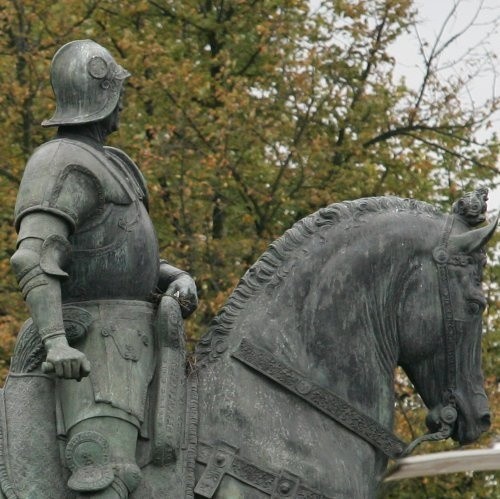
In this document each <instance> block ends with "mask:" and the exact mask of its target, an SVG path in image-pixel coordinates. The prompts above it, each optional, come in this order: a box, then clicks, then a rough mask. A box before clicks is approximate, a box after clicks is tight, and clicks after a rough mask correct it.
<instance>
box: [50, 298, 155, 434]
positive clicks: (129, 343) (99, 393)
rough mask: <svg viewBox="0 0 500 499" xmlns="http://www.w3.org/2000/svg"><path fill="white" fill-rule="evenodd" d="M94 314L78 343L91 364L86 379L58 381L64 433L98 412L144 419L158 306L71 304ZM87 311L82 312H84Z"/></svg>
mask: <svg viewBox="0 0 500 499" xmlns="http://www.w3.org/2000/svg"><path fill="white" fill-rule="evenodd" d="M68 306H71V307H72V308H73V310H74V308H75V307H78V308H80V309H82V310H84V311H85V314H86V315H87V317H88V316H91V320H87V323H89V324H88V326H87V327H86V329H87V331H86V333H85V334H84V335H82V336H81V337H80V339H79V340H77V342H75V343H74V347H75V348H77V349H78V350H80V351H82V352H84V353H85V355H86V356H87V358H88V359H89V360H90V363H91V372H90V375H89V377H88V378H84V379H82V380H81V381H80V382H77V381H75V380H58V386H59V390H58V394H59V400H60V408H61V412H62V414H61V415H62V422H63V424H64V431H62V433H65V432H66V431H68V430H69V429H70V428H72V427H73V426H74V425H75V424H77V423H78V422H80V421H83V420H86V419H89V418H92V417H100V416H112V417H118V418H120V419H124V420H126V421H128V422H130V423H132V424H134V425H135V426H139V425H140V424H141V423H142V422H143V421H144V418H145V407H146V398H147V392H148V386H149V383H150V382H151V379H152V377H153V375H154V370H155V352H154V344H155V342H154V338H153V327H152V323H153V316H154V307H153V305H152V304H150V303H147V302H139V301H134V300H102V301H94V302H81V303H78V304H69V305H68ZM82 315H83V313H82Z"/></svg>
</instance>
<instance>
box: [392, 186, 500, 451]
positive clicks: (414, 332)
mask: <svg viewBox="0 0 500 499" xmlns="http://www.w3.org/2000/svg"><path fill="white" fill-rule="evenodd" d="M476 193H477V194H478V195H476V196H472V197H473V198H474V201H475V202H474V203H470V202H469V201H470V198H471V195H468V196H466V197H465V198H462V200H460V202H457V203H456V204H455V207H454V214H453V215H450V216H449V217H448V218H447V220H446V222H445V224H444V227H443V228H441V229H440V233H439V231H437V233H436V232H435V233H434V234H432V235H431V234H430V236H431V237H430V241H429V243H428V249H429V250H431V249H432V251H429V252H428V254H427V256H423V257H422V259H421V260H420V261H418V262H417V263H416V264H415V265H414V267H413V271H412V272H411V274H410V276H409V278H408V281H407V283H406V286H405V292H404V294H403V297H402V301H401V307H400V310H399V313H398V334H399V338H400V356H399V363H400V365H401V366H402V367H403V368H404V370H405V371H406V373H407V374H408V376H409V378H410V380H411V381H412V382H413V384H414V385H415V387H416V389H417V391H418V392H419V394H420V395H421V396H422V398H423V400H424V403H425V404H426V406H427V407H428V408H429V409H430V412H429V415H428V417H427V420H426V423H427V426H428V427H429V430H431V431H438V430H439V429H440V426H441V425H442V424H443V423H444V424H445V426H447V428H448V431H447V432H445V436H451V437H452V438H453V439H455V440H457V441H458V442H460V443H461V444H467V443H471V442H473V441H474V440H476V439H477V438H478V437H479V436H480V434H481V433H482V432H484V431H486V430H487V429H488V428H489V426H490V413H489V409H488V402H487V398H486V394H485V391H484V380H483V374H482V371H481V335H482V317H481V316H482V313H483V311H484V309H485V307H486V298H485V296H484V293H483V290H482V287H481V281H482V275H483V267H484V264H485V261H486V258H485V254H484V246H485V245H486V243H487V242H488V240H489V239H490V238H491V236H492V235H493V233H494V230H495V228H496V225H497V221H495V222H493V223H491V224H489V225H487V226H485V227H482V228H479V229H477V228H473V226H474V225H477V224H478V223H481V222H482V221H484V218H485V217H484V211H485V208H486V205H485V201H486V197H485V196H482V194H483V191H482V190H481V191H476ZM481 198H484V199H482V203H478V202H477V201H478V199H479V200H481ZM464 199H465V201H464ZM479 204H482V206H478V205H479ZM467 206H470V209H467ZM430 232H431V233H432V230H430ZM436 238H437V242H436ZM431 245H433V246H434V247H433V248H431V247H430V246H431ZM436 290H437V291H438V293H436ZM437 295H439V298H440V299H439V300H436V296H437ZM436 325H438V326H439V325H440V327H436Z"/></svg>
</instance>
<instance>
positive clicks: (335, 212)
mask: <svg viewBox="0 0 500 499" xmlns="http://www.w3.org/2000/svg"><path fill="white" fill-rule="evenodd" d="M391 211H398V212H410V213H414V214H415V215H424V216H428V217H435V216H437V215H439V214H440V211H439V209H438V208H437V207H435V206H433V205H430V204H428V203H425V202H423V201H417V200H414V199H401V198H397V197H373V198H363V199H358V200H356V201H344V202H342V203H334V204H331V205H329V206H327V207H326V208H322V209H320V210H318V211H317V212H315V213H313V214H311V215H309V216H307V217H305V218H303V219H302V220H300V221H298V222H297V223H295V224H294V225H293V226H292V227H291V228H290V229H288V230H287V231H286V232H285V233H284V234H283V235H282V236H281V237H280V238H278V239H276V240H275V241H274V242H273V243H271V244H270V245H269V248H268V249H267V250H266V251H265V252H264V253H263V254H262V255H261V257H260V258H259V259H258V260H257V261H256V262H255V263H254V264H253V265H252V266H251V267H250V268H249V269H248V271H247V272H246V274H245V275H244V276H243V277H242V278H241V280H240V282H239V283H238V285H237V286H236V288H235V290H234V291H233V293H232V294H231V296H230V297H229V299H228V301H227V302H226V304H225V305H224V306H223V307H222V308H221V310H220V311H219V313H218V314H217V315H216V316H215V317H214V319H213V320H212V322H211V324H210V326H209V329H208V331H207V333H206V334H205V335H204V336H203V337H202V338H201V340H200V342H199V343H198V345H197V346H196V365H197V366H199V367H202V366H203V365H206V364H207V363H211V362H215V361H216V360H217V359H218V358H219V357H220V356H221V355H222V354H223V353H224V352H225V351H226V349H227V341H226V338H227V336H228V335H229V334H230V332H231V330H232V328H233V325H234V323H235V321H236V318H237V317H238V314H239V313H240V311H241V310H242V309H244V307H245V304H246V303H247V302H248V301H249V300H250V299H251V298H252V296H254V295H256V294H257V293H258V292H259V291H260V290H261V289H262V288H263V287H270V288H274V287H276V286H278V285H279V283H280V282H281V281H282V280H283V278H285V277H286V275H287V273H288V270H289V268H290V267H291V262H293V261H294V260H295V259H296V258H298V256H299V255H298V254H294V252H295V250H297V249H298V248H300V247H301V246H302V245H303V244H304V242H305V241H306V240H308V239H310V238H311V237H314V236H317V235H318V233H321V231H323V230H325V229H330V228H331V227H334V226H336V225H342V224H344V225H345V224H349V225H351V226H352V225H354V226H359V225H361V223H363V221H362V217H363V216H364V215H368V214H374V213H379V212H391Z"/></svg>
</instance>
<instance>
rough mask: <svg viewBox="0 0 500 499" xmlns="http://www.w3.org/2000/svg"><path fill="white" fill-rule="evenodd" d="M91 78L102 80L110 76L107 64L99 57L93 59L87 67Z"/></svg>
mask: <svg viewBox="0 0 500 499" xmlns="http://www.w3.org/2000/svg"><path fill="white" fill-rule="evenodd" d="M87 69H88V72H89V74H90V76H92V77H93V78H96V79H98V80H100V79H101V78H104V77H105V76H106V75H107V74H108V64H107V62H106V61H105V60H104V59H103V58H102V57H99V56H95V57H92V59H90V61H89V63H88V65H87Z"/></svg>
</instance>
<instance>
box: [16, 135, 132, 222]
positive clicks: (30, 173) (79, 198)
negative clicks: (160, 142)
mask: <svg viewBox="0 0 500 499" xmlns="http://www.w3.org/2000/svg"><path fill="white" fill-rule="evenodd" d="M136 198H137V194H136V193H134V191H133V190H132V189H131V188H130V187H129V186H128V185H127V182H126V181H125V180H124V179H123V178H122V175H121V174H120V172H119V171H116V169H115V168H114V167H113V165H112V164H111V162H110V161H109V160H108V159H107V157H106V154H105V152H104V148H102V147H100V148H97V147H93V146H91V145H89V144H87V143H85V142H82V141H78V140H73V139H68V138H58V139H55V140H52V141H50V142H47V143H46V144H43V145H42V146H40V147H39V148H38V149H37V150H36V151H35V152H34V154H33V156H32V157H31V158H30V159H29V161H28V164H27V165H26V169H25V172H24V175H23V179H22V182H21V186H20V188H19V193H18V197H17V201H16V208H15V224H16V228H17V229H18V230H19V226H20V222H21V219H22V217H24V216H25V215H26V214H28V213H30V212H33V211H43V212H49V213H54V214H55V215H58V216H60V217H62V218H64V219H65V220H66V221H67V222H68V223H69V225H70V227H71V228H72V230H73V231H74V230H75V229H76V228H77V227H79V226H81V225H82V224H83V223H85V222H86V221H88V220H89V219H92V218H93V217H94V216H97V215H98V214H99V213H100V212H101V211H102V210H103V207H104V204H105V203H114V204H121V205H128V204H130V203H132V202H133V201H134V199H136Z"/></svg>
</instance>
